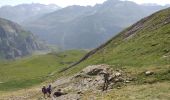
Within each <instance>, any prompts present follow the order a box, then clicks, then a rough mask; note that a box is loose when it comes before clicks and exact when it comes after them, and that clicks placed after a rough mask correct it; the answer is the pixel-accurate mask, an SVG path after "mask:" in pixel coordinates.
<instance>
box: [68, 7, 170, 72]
mask: <svg viewBox="0 0 170 100" xmlns="http://www.w3.org/2000/svg"><path fill="white" fill-rule="evenodd" d="M169 15H170V8H168V9H165V10H162V11H159V12H156V13H154V14H152V15H151V16H148V17H146V18H143V19H142V20H140V21H138V22H137V23H135V24H133V25H132V26H130V27H129V28H127V29H125V30H124V31H122V32H120V33H119V34H118V35H116V36H115V37H113V38H112V39H110V40H109V41H107V42H106V43H104V44H103V45H101V46H99V47H98V48H96V49H94V50H92V51H90V52H89V53H88V54H86V55H85V56H84V57H83V58H82V59H81V60H80V61H79V62H77V63H75V64H73V65H71V66H70V68H71V67H73V66H75V65H77V66H79V68H81V67H85V66H88V65H93V64H102V63H105V64H110V65H114V66H115V67H126V68H133V67H135V68H138V69H139V68H143V67H144V68H145V69H146V68H147V69H149V68H153V69H154V68H157V67H158V66H159V67H160V66H164V67H162V69H166V66H167V65H170V16H169ZM80 66H81V67H80ZM68 68H69V67H68ZM75 68H76V69H77V68H78V67H75ZM167 68H168V69H169V67H168V66H167ZM160 69H161V68H160ZM65 70H66V69H65ZM142 70H143V69H142ZM167 74H168V75H170V74H169V72H168V73H167Z"/></svg>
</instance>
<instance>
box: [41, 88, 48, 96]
mask: <svg viewBox="0 0 170 100" xmlns="http://www.w3.org/2000/svg"><path fill="white" fill-rule="evenodd" d="M42 93H43V94H44V98H46V95H47V89H46V87H45V86H43V88H42Z"/></svg>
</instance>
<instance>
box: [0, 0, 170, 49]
mask: <svg viewBox="0 0 170 100" xmlns="http://www.w3.org/2000/svg"><path fill="white" fill-rule="evenodd" d="M167 7H168V5H167V6H160V5H153V4H144V5H138V4H136V3H134V2H131V1H120V0H107V1H106V2H104V3H103V4H97V5H95V6H93V7H91V6H86V7H84V6H76V5H75V6H69V7H66V8H60V7H58V6H56V5H43V4H21V5H17V6H4V7H1V8H0V17H2V18H5V19H9V20H12V21H14V22H17V23H19V24H20V25H22V26H23V27H24V28H25V29H27V30H30V31H31V32H32V33H34V34H35V35H37V36H38V37H39V38H40V39H42V40H45V41H47V42H48V43H49V44H52V45H57V46H58V47H61V48H63V49H91V48H95V47H97V46H99V45H100V44H102V43H103V42H105V41H106V40H108V39H109V38H110V37H112V36H114V35H116V34H117V33H118V32H120V31H121V30H122V29H124V28H126V27H128V26H130V25H131V24H133V23H134V22H136V21H137V20H139V19H141V18H143V17H146V16H148V15H150V14H152V13H154V12H156V11H158V10H160V9H164V8H167Z"/></svg>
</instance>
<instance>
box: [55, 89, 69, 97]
mask: <svg viewBox="0 0 170 100" xmlns="http://www.w3.org/2000/svg"><path fill="white" fill-rule="evenodd" d="M66 94H67V93H63V92H61V89H58V91H57V92H55V93H54V94H53V96H54V97H59V96H62V95H66Z"/></svg>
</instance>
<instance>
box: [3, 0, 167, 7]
mask: <svg viewBox="0 0 170 100" xmlns="http://www.w3.org/2000/svg"><path fill="white" fill-rule="evenodd" d="M104 1H106V0H0V6H2V5H17V4H22V3H42V4H51V3H54V4H57V5H59V6H61V7H65V6H68V5H84V6H85V5H95V4H96V3H102V2H104ZM129 1H134V2H136V3H139V4H142V3H157V4H161V5H164V4H170V0H129Z"/></svg>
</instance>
